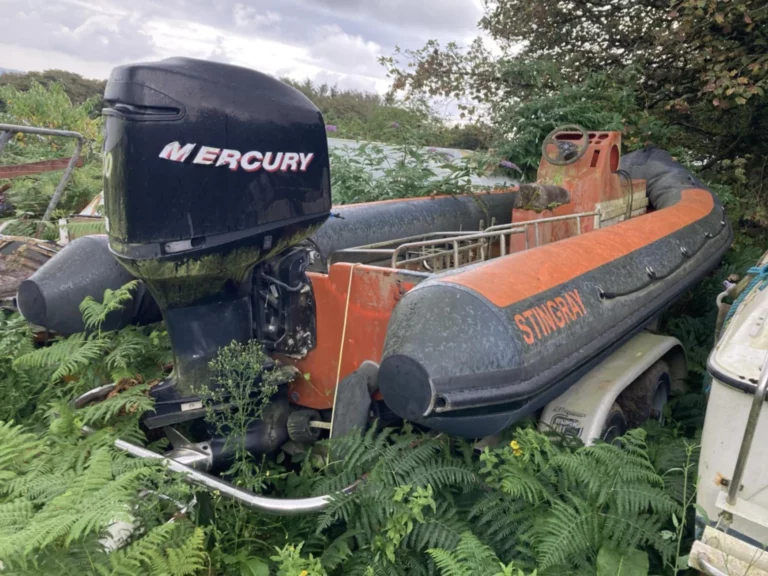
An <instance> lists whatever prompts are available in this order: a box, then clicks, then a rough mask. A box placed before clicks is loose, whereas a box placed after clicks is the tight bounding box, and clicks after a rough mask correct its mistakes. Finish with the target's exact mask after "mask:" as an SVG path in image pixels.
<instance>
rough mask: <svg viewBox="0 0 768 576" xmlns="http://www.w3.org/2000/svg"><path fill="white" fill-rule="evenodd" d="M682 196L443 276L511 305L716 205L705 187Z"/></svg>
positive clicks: (671, 230)
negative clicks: (671, 202) (587, 230)
mask: <svg viewBox="0 0 768 576" xmlns="http://www.w3.org/2000/svg"><path fill="white" fill-rule="evenodd" d="M681 196H682V197H681V199H680V202H678V203H677V204H675V205H674V206H671V207H669V208H665V209H663V210H659V211H658V212H652V213H650V214H645V215H643V216H639V217H637V218H633V219H631V220H629V221H628V222H623V223H621V224H618V225H615V226H611V227H609V228H603V229H601V230H595V231H594V232H590V233H588V234H584V235H582V236H577V237H574V238H569V239H567V240H563V241H560V242H556V243H553V244H546V245H544V246H540V247H539V248H535V249H532V250H528V251H526V252H518V253H516V254H512V255H510V256H505V257H504V258H498V259H495V260H492V261H490V262H489V263H487V264H485V265H483V266H480V267H478V268H475V269H472V270H467V271H466V272H460V273H458V274H454V275H451V276H447V277H445V278H442V279H441V281H442V282H451V283H454V284H458V285H460V286H465V287H467V288H470V289H472V290H474V291H475V292H478V293H480V294H482V295H483V296H485V297H486V298H488V300H490V301H491V302H493V303H494V304H495V305H496V306H499V307H501V308H506V307H507V306H510V305H512V304H514V303H516V302H520V301H521V300H525V299H526V298H530V297H531V296H535V295H536V294H539V293H541V292H544V291H545V290H549V289H550V288H554V287H555V286H559V285H560V284H563V283H565V282H568V281H570V280H573V279H574V278H576V277H578V276H581V275H582V274H585V273H587V272H589V271H591V270H594V269H595V268H598V267H600V266H602V265H604V264H607V263H609V262H611V261H613V260H616V259H618V258H621V257H622V256H627V255H629V254H631V253H632V252H634V251H635V250H639V249H640V248H643V247H645V246H647V245H649V244H651V243H653V242H656V241H657V240H660V239H661V238H664V237H666V236H669V235H670V234H673V233H675V232H677V231H678V230H680V229H681V228H684V227H685V226H688V225H689V224H693V223H694V222H696V221H698V220H700V219H702V218H704V217H705V216H707V215H708V214H710V213H711V212H712V209H713V208H714V200H713V199H712V194H711V193H709V192H707V191H706V190H702V189H700V188H690V189H687V190H683V192H682V195H681Z"/></svg>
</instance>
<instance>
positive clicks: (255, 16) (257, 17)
mask: <svg viewBox="0 0 768 576" xmlns="http://www.w3.org/2000/svg"><path fill="white" fill-rule="evenodd" d="M232 15H233V16H234V18H235V25H236V26H237V27H238V28H247V27H256V28H259V27H262V26H271V25H274V24H278V23H280V22H281V21H282V19H283V17H282V16H280V14H278V13H277V12H273V11H272V10H267V11H266V12H264V13H260V12H259V11H258V10H257V9H256V8H254V7H253V6H246V5H245V4H242V3H241V2H238V3H237V4H235V6H234V7H233V9H232Z"/></svg>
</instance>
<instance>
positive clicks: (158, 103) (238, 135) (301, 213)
mask: <svg viewBox="0 0 768 576" xmlns="http://www.w3.org/2000/svg"><path fill="white" fill-rule="evenodd" d="M104 99H105V102H106V108H105V109H104V114H105V115H106V117H107V122H106V142H105V160H104V203H105V214H106V218H107V229H108V233H109V240H110V249H111V251H112V253H113V254H114V256H115V257H116V258H117V259H118V260H119V261H120V263H121V264H122V265H123V266H125V268H127V269H128V270H129V271H130V272H131V273H132V274H133V275H134V276H136V277H137V278H140V279H142V280H143V281H144V282H145V283H146V285H147V286H148V288H149V290H150V291H151V293H152V295H153V296H154V297H155V299H156V300H157V302H158V304H159V306H160V309H161V310H162V312H163V316H164V318H165V321H166V323H167V326H168V331H169V334H170V336H171V340H172V345H173V351H174V356H175V363H174V381H175V388H176V389H177V392H178V394H179V395H180V396H187V395H189V394H190V393H192V392H193V391H194V390H195V389H196V388H197V387H199V386H204V385H207V384H208V383H209V374H208V367H207V365H208V362H209V361H210V359H211V358H212V357H213V356H214V355H215V353H216V352H217V350H218V349H219V348H220V347H222V346H225V345H227V344H229V343H230V342H232V341H233V340H237V341H243V340H247V339H249V338H250V337H251V336H252V334H253V332H254V327H253V312H252V303H251V298H250V297H249V294H250V291H251V276H252V270H253V268H254V266H255V265H256V264H257V263H259V262H262V261H265V260H268V259H269V258H272V257H273V256H275V255H277V254H279V253H282V252H284V251H285V250H286V248H288V247H290V246H293V245H295V244H297V243H298V242H300V241H301V240H303V239H304V238H305V237H306V236H308V235H309V234H311V233H312V232H313V231H314V230H315V229H316V228H317V227H319V226H320V225H321V224H322V223H323V222H324V221H325V219H326V218H327V217H328V215H329V212H330V207H331V191H330V171H329V162H328V147H327V141H326V136H325V125H324V122H323V118H322V115H321V114H320V112H319V110H318V109H317V108H316V107H315V106H314V104H312V103H311V102H310V101H309V100H308V99H307V98H306V97H305V96H304V95H302V94H301V93H300V92H299V91H297V90H295V89H293V88H291V87H290V86H287V85H286V84H283V83H282V82H279V81H278V80H276V79H274V78H271V77H269V76H266V75H264V74H261V73H259V72H255V71H253V70H248V69H245V68H239V67H236V66H229V65H225V64H217V63H212V62H204V61H199V60H191V59H186V58H172V59H169V60H163V61H161V62H155V63H145V64H132V65H129V66H122V67H119V68H116V69H115V70H114V71H113V72H112V75H111V76H110V79H109V82H108V84H107V88H106V92H105V97H104Z"/></svg>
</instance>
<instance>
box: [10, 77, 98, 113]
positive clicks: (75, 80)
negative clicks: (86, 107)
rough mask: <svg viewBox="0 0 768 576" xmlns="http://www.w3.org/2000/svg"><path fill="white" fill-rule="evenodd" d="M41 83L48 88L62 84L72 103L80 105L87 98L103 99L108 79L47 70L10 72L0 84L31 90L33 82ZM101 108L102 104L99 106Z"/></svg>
mask: <svg viewBox="0 0 768 576" xmlns="http://www.w3.org/2000/svg"><path fill="white" fill-rule="evenodd" d="M35 83H37V84H41V85H42V86H44V87H46V88H48V87H49V86H50V85H51V84H61V86H62V88H64V92H66V94H67V96H69V99H70V100H71V101H72V104H74V105H75V106H79V105H80V104H83V103H84V102H86V101H87V100H89V99H91V98H94V97H97V98H98V99H99V100H101V98H102V96H103V95H104V88H105V87H106V85H107V82H106V80H89V79H87V78H83V77H82V76H80V74H75V73H74V72H67V71H66V70H45V71H43V72H26V73H16V72H9V73H7V74H3V75H2V76H0V86H10V87H12V88H16V89H17V90H19V91H21V92H26V91H27V90H29V89H30V88H31V87H32V86H33V84H35ZM98 108H99V109H101V106H99V107H98Z"/></svg>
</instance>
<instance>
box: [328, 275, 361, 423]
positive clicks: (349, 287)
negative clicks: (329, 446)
mask: <svg viewBox="0 0 768 576" xmlns="http://www.w3.org/2000/svg"><path fill="white" fill-rule="evenodd" d="M358 266H360V262H357V263H355V264H353V265H352V267H351V268H350V269H349V282H348V283H347V302H346V304H345V305H344V323H343V324H342V328H341V344H340V345H339V363H338V366H337V368H336V387H335V388H334V389H333V411H332V412H331V422H333V420H334V416H335V414H336V399H337V398H338V396H339V382H340V381H341V359H342V358H343V357H344V341H345V340H346V338H347V319H348V318H349V301H350V299H351V297H352V278H353V277H354V274H355V268H357V267H358ZM331 435H333V427H331Z"/></svg>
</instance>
